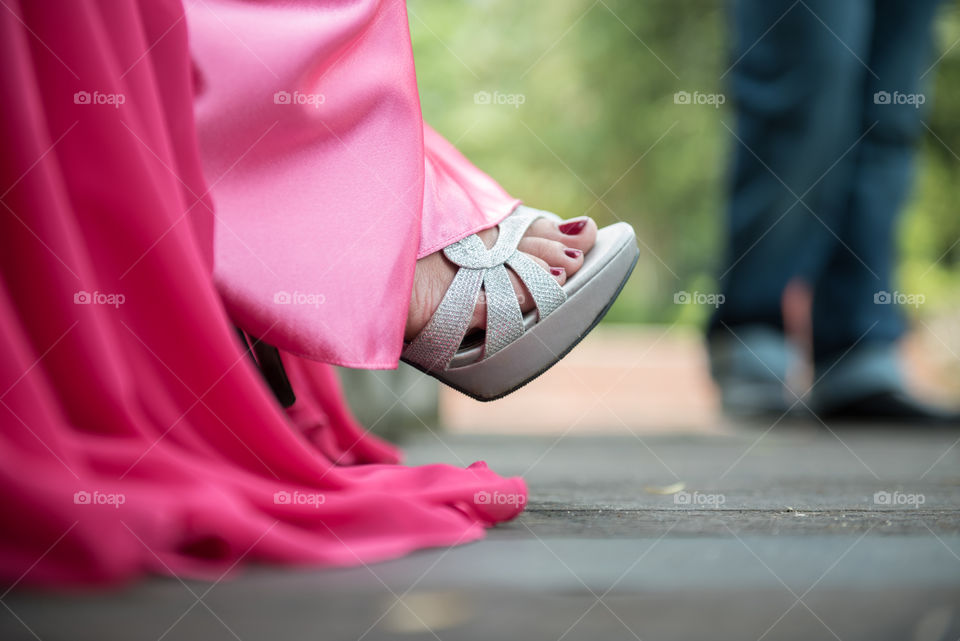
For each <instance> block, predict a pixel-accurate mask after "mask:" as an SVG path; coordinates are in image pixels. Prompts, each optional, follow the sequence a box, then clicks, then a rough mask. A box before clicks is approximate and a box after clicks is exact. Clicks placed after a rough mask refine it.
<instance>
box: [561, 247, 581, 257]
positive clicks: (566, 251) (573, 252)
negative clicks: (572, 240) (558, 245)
mask: <svg viewBox="0 0 960 641" xmlns="http://www.w3.org/2000/svg"><path fill="white" fill-rule="evenodd" d="M563 253H564V254H566V255H567V256H569V257H570V258H580V254H582V253H583V252H582V251H580V250H579V249H570V248H569V247H567V248H566V249H564V250H563Z"/></svg>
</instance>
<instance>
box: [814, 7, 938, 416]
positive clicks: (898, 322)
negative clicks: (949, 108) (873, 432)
mask: <svg viewBox="0 0 960 641" xmlns="http://www.w3.org/2000/svg"><path fill="white" fill-rule="evenodd" d="M937 4H938V0H916V1H914V2H909V3H907V2H900V1H898V0H874V5H875V19H874V28H873V34H872V43H871V47H870V53H869V56H868V57H865V58H864V63H863V64H864V66H865V67H867V68H869V70H870V71H869V73H868V74H867V76H866V80H867V82H866V85H864V86H863V87H862V88H861V91H862V95H861V97H860V99H861V104H862V107H861V109H862V110H863V114H864V115H863V120H864V125H865V134H864V137H863V140H862V141H861V143H860V144H859V145H858V147H857V149H856V152H855V154H851V155H852V156H854V157H855V168H854V174H853V180H852V189H851V193H850V198H849V201H848V202H846V203H843V204H844V206H845V207H846V209H847V212H848V213H847V215H846V216H845V217H844V219H843V221H842V227H841V228H839V229H837V230H836V232H837V233H838V234H839V236H840V237H841V239H842V241H843V245H842V246H840V245H838V246H837V247H836V248H835V249H834V252H833V255H832V256H831V258H830V263H829V265H828V267H827V269H826V270H825V271H824V273H823V274H822V275H821V277H820V279H819V280H818V281H817V283H816V285H815V292H816V293H815V298H814V356H815V359H816V369H817V375H818V376H822V377H823V379H822V381H820V384H818V386H817V390H816V400H817V403H818V405H819V406H820V408H821V410H823V411H824V413H826V414H827V415H829V414H831V413H844V412H847V411H851V412H853V413H856V412H857V409H856V408H857V407H860V406H861V405H862V402H863V401H864V400H865V399H868V398H869V399H872V400H871V402H870V405H872V406H873V408H872V409H871V410H870V413H874V412H880V413H881V414H882V413H883V411H884V407H882V406H881V405H883V404H881V405H878V404H877V402H876V401H877V399H876V398H873V397H874V396H875V395H877V394H880V395H884V394H891V393H895V394H897V395H899V394H900V393H901V392H902V389H903V381H902V376H901V371H900V370H901V368H900V363H899V358H898V356H897V353H896V346H895V342H896V340H897V339H898V338H899V337H900V335H901V333H902V332H903V320H902V315H901V313H900V310H899V309H898V305H897V304H896V301H894V300H892V296H891V292H893V290H894V286H893V270H894V265H895V242H896V234H895V232H896V224H897V219H898V214H899V212H900V211H901V210H902V208H903V205H904V201H905V200H906V198H907V195H908V192H909V188H910V182H911V177H912V169H913V159H914V151H915V149H914V148H915V143H916V141H917V138H918V136H919V134H920V133H921V132H922V131H923V128H922V124H921V118H922V115H923V113H924V109H923V107H924V103H928V102H929V95H928V94H925V93H923V92H924V90H925V88H926V86H927V83H926V82H924V74H925V72H926V70H927V69H928V67H929V65H930V63H931V61H932V55H931V54H932V46H931V26H932V23H933V18H934V14H935V13H936V7H937ZM887 400H891V399H887ZM900 400H901V401H903V400H906V399H905V398H901V399H900ZM893 403H894V404H896V405H900V404H901V403H900V402H899V401H893ZM909 404H912V403H911V402H910V401H909V400H906V405H909ZM906 405H904V406H902V407H900V408H899V409H896V408H893V407H892V406H888V407H887V408H886V409H888V410H892V413H893V414H900V412H901V411H904V410H909V407H907V406H906ZM860 409H861V410H863V409H867V408H864V407H861V408H860ZM914 409H915V410H916V412H917V413H919V414H922V413H924V410H923V408H920V407H918V406H917V407H915V408H914ZM911 414H913V412H912V411H906V413H904V414H901V416H902V417H904V418H906V417H909V416H910V415H911Z"/></svg>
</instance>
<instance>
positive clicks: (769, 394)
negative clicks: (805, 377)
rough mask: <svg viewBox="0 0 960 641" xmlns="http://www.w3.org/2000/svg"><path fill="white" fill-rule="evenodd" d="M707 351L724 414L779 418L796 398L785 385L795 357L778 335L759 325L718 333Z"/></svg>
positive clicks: (710, 342)
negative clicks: (775, 416) (773, 416)
mask: <svg viewBox="0 0 960 641" xmlns="http://www.w3.org/2000/svg"><path fill="white" fill-rule="evenodd" d="M707 349H708V352H709V356H710V373H711V374H712V376H713V380H714V381H716V383H717V386H718V387H719V388H720V399H721V402H722V404H723V411H724V413H726V414H728V415H730V416H733V417H738V418H755V417H763V416H768V415H777V416H780V415H783V414H785V413H786V412H787V411H788V410H790V408H791V406H793V405H794V402H795V401H796V397H795V396H793V395H792V394H791V393H790V392H789V391H788V389H787V387H786V384H785V381H786V380H787V374H788V372H790V371H791V369H792V368H793V367H794V366H795V364H796V363H797V362H798V360H799V357H798V355H797V353H796V350H795V349H794V348H793V347H792V346H791V345H789V344H788V343H787V341H786V340H785V338H784V336H783V333H782V332H779V331H777V330H775V329H773V328H770V327H766V326H763V325H743V326H738V327H735V328H730V329H720V330H717V331H716V332H715V333H714V334H713V335H711V336H710V338H709V340H708V342H707Z"/></svg>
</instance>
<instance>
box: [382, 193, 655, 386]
mask: <svg viewBox="0 0 960 641" xmlns="http://www.w3.org/2000/svg"><path fill="white" fill-rule="evenodd" d="M538 218H550V219H551V220H556V221H559V220H560V218H559V217H558V216H556V215H555V214H552V213H550V212H545V211H539V210H537V209H531V208H530V207H524V206H522V205H521V206H519V207H517V208H516V209H515V210H514V212H513V214H511V215H510V216H508V217H507V218H506V219H504V220H503V222H501V223H500V225H499V227H500V235H499V236H498V237H497V242H496V244H494V246H493V247H491V248H490V249H487V247H486V246H485V245H484V244H483V241H482V240H480V238H479V237H478V236H477V235H476V234H474V235H472V236H468V237H466V238H464V239H463V240H461V241H459V242H456V243H454V244H452V245H449V246H448V247H446V248H445V249H444V250H443V253H444V255H445V256H446V257H447V258H448V259H449V260H450V261H452V262H453V263H454V264H456V265H458V266H459V268H460V269H459V270H458V271H457V274H456V276H454V278H453V282H452V283H451V284H450V287H449V288H448V289H447V292H446V294H445V295H444V297H443V300H442V301H440V305H439V306H438V307H437V310H436V312H434V314H433V317H431V319H430V321H429V322H428V323H427V325H426V327H424V328H423V331H421V332H420V333H419V334H418V335H417V336H416V338H414V339H413V340H412V341H411V342H410V343H408V344H407V345H406V346H405V348H404V350H403V353H402V355H401V360H403V361H404V362H406V363H409V364H410V365H413V366H414V367H416V368H417V369H419V370H421V371H423V372H425V373H427V374H429V375H430V376H433V377H434V378H436V379H437V380H439V381H441V382H442V383H445V384H446V385H449V386H450V387H452V388H454V389H456V390H458V391H460V392H463V393H464V394H466V395H468V396H470V397H472V398H475V399H477V400H478V401H492V400H495V399H498V398H501V397H503V396H506V395H507V394H509V393H510V392H512V391H514V390H516V389H517V388H519V387H522V386H523V385H526V384H527V383H529V382H530V381H532V380H533V379H535V378H536V377H537V376H539V375H540V374H542V373H544V372H545V371H547V370H548V369H550V368H551V367H552V366H553V365H555V364H556V363H557V362H558V361H559V360H560V359H561V358H563V357H564V356H566V355H567V353H568V352H569V351H570V350H571V349H573V348H574V347H575V346H576V345H577V343H579V342H580V341H581V340H583V337H584V336H586V335H587V333H589V332H590V330H591V329H593V328H594V326H595V325H596V324H597V323H599V322H600V320H601V319H602V318H603V317H604V315H605V314H606V313H607V311H608V310H609V309H610V306H611V305H612V304H613V301H614V300H616V298H617V295H618V294H619V293H620V290H621V289H623V286H624V285H625V284H626V282H627V279H628V278H629V277H630V273H631V272H632V271H633V268H634V266H635V265H636V263H637V258H638V257H639V255H640V250H639V249H638V248H637V242H636V236H635V234H634V232H633V228H632V227H631V226H630V225H628V224H627V223H622V222H621V223H616V224H613V225H610V226H608V227H604V228H603V229H601V230H599V231H598V233H597V242H596V244H595V245H594V246H593V247H592V248H591V249H590V251H589V252H587V254H586V255H585V257H584V261H583V266H582V267H581V268H580V269H579V270H577V272H576V273H575V274H573V275H572V276H570V277H569V278H568V279H567V281H566V283H564V285H563V286H562V287H561V286H560V284H559V283H557V281H556V280H554V279H553V278H552V277H551V276H550V275H549V274H547V272H545V271H544V270H543V268H541V267H540V266H539V265H537V264H536V263H535V262H533V261H532V260H531V259H530V258H529V257H528V256H527V255H525V254H523V253H521V252H519V251H517V245H518V244H519V243H520V240H521V239H522V238H523V234H524V233H525V232H526V231H527V228H528V227H529V226H530V225H531V223H533V221H535V220H537V219H538ZM508 267H509V268H510V269H512V270H513V272H514V273H515V274H516V275H517V277H518V278H519V279H520V280H521V281H523V284H524V285H525V286H526V288H527V290H528V291H529V292H530V294H531V295H532V296H533V301H534V303H535V304H536V309H535V310H533V311H531V312H529V313H527V314H526V316H524V315H523V314H522V313H521V311H520V304H519V303H518V302H517V295H516V292H514V289H513V285H512V284H511V283H510V277H509V275H508V274H507V268H508ZM481 290H482V291H483V293H484V296H485V297H486V306H487V328H486V330H485V331H484V332H480V333H478V334H477V336H476V337H475V338H474V339H473V340H471V339H470V338H469V337H467V340H464V339H465V337H466V333H467V327H468V325H469V324H470V320H471V319H472V318H473V310H474V307H475V306H476V304H477V298H478V296H479V295H480V292H481Z"/></svg>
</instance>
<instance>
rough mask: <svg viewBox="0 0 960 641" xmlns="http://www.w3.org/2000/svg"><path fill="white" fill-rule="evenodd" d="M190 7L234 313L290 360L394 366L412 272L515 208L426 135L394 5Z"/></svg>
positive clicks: (202, 131)
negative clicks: (419, 263)
mask: <svg viewBox="0 0 960 641" xmlns="http://www.w3.org/2000/svg"><path fill="white" fill-rule="evenodd" d="M186 4H187V19H188V21H189V24H190V37H191V50H192V51H193V55H194V59H195V61H196V64H197V76H198V81H197V85H198V91H197V127H198V131H199V136H200V149H201V154H202V158H203V165H204V170H205V173H206V176H207V179H208V180H209V181H210V183H211V189H212V192H211V193H212V194H213V199H214V202H215V203H216V216H217V221H218V224H217V225H216V242H215V247H216V261H215V262H216V269H215V278H216V282H217V285H218V287H219V289H220V291H221V293H222V294H223V297H224V301H225V303H226V305H227V310H228V312H229V313H230V315H231V316H232V317H233V318H234V319H235V320H236V321H237V323H238V324H239V325H241V326H242V327H243V328H244V329H246V330H248V331H249V332H250V333H251V334H253V335H254V336H258V337H260V338H265V339H268V342H270V343H273V344H275V345H277V346H278V347H280V348H282V349H284V350H286V351H289V352H292V353H295V354H299V355H302V356H306V357H309V358H313V359H316V360H322V361H324V362H328V363H334V364H337V365H344V366H348V367H362V368H369V369H372V368H394V367H396V366H397V360H398V359H399V357H400V351H401V349H402V347H403V329H404V325H405V320H406V318H407V306H408V303H409V297H404V296H400V295H398V293H400V292H408V293H409V292H410V289H411V287H412V284H413V271H414V262H415V259H416V258H418V257H422V256H425V255H427V254H429V253H432V252H435V251H438V250H440V249H442V248H443V247H445V246H447V245H449V244H451V243H453V242H455V241H457V240H459V239H461V238H463V237H464V236H467V235H469V234H472V233H474V232H476V231H479V230H481V229H485V228H487V227H492V226H494V225H495V224H497V223H498V222H500V220H502V219H503V218H505V217H506V216H507V215H508V214H509V213H510V212H511V211H512V210H513V209H514V207H516V205H517V204H518V201H517V200H516V199H514V198H512V197H511V196H509V195H508V194H507V193H506V192H504V190H503V189H502V188H501V187H500V186H499V185H498V184H497V183H496V182H494V181H493V180H492V179H491V178H490V177H488V176H487V175H486V174H484V173H483V172H481V171H479V170H478V169H477V168H476V167H474V166H473V165H471V164H470V163H469V162H468V161H467V160H466V159H465V158H464V157H463V156H461V155H460V153H459V152H457V150H456V149H454V148H453V146H452V145H450V144H449V143H447V142H446V141H445V140H444V139H443V138H442V137H441V136H440V135H439V134H437V133H436V132H434V131H433V130H431V129H430V128H429V127H425V126H424V124H423V119H422V116H421V113H420V102H419V97H418V94H417V83H416V77H415V74H414V67H413V54H412V52H411V49H410V32H409V26H408V24H407V15H406V6H405V4H404V2H403V0H361V1H354V2H331V1H330V0H297V1H292V2H283V3H279V2H273V3H271V2H250V1H248V0H202V1H198V2H190V0H188V1H187V3H186Z"/></svg>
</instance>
